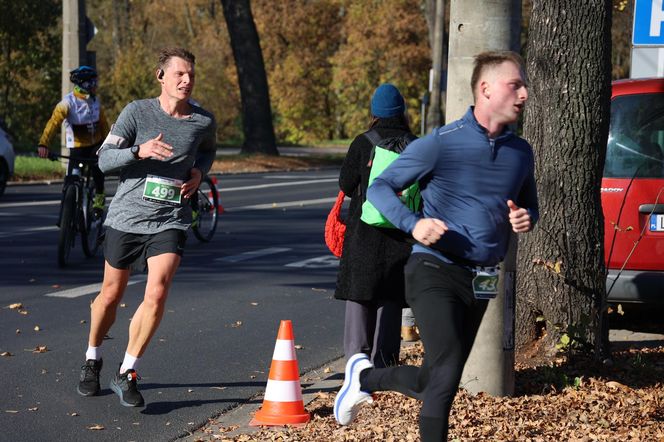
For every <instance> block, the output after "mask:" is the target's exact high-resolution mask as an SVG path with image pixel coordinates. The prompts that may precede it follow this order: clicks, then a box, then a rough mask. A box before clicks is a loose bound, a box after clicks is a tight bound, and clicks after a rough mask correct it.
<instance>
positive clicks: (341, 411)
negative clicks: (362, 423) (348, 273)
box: [334, 353, 373, 425]
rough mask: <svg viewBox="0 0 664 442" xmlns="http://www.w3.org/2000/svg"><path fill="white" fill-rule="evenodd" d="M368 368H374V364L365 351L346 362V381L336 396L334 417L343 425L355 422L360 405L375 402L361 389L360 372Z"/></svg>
mask: <svg viewBox="0 0 664 442" xmlns="http://www.w3.org/2000/svg"><path fill="white" fill-rule="evenodd" d="M366 368H373V364H372V363H371V361H369V357H368V356H367V355H366V354H364V353H357V354H355V355H353V356H351V358H350V359H348V362H346V374H345V378H344V383H343V385H342V386H341V390H339V393H337V397H336V398H334V418H335V419H336V420H337V422H339V424H341V425H348V424H350V423H351V422H353V420H354V419H355V416H357V413H358V411H360V405H362V404H364V403H367V404H370V403H372V402H373V398H372V397H371V395H370V394H369V393H367V392H364V391H362V390H360V372H361V371H362V370H364V369H366Z"/></svg>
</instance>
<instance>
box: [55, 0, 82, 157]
mask: <svg viewBox="0 0 664 442" xmlns="http://www.w3.org/2000/svg"><path fill="white" fill-rule="evenodd" d="M86 42H87V32H86V26H85V0H63V2H62V82H61V85H62V96H63V97H64V96H65V95H67V94H68V93H69V92H70V91H71V83H70V82H69V71H71V70H72V69H74V68H76V67H78V66H80V65H81V64H84V63H85V62H86V53H85V46H86ZM60 145H61V146H62V147H61V148H62V153H63V154H66V153H67V152H66V150H67V148H66V147H65V146H66V143H65V133H64V129H63V130H62V135H61V144H60Z"/></svg>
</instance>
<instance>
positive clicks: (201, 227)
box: [189, 175, 223, 242]
mask: <svg viewBox="0 0 664 442" xmlns="http://www.w3.org/2000/svg"><path fill="white" fill-rule="evenodd" d="M189 204H190V205H191V212H192V217H193V221H192V223H191V230H192V231H193V232H194V236H195V237H196V238H198V240H199V241H201V242H210V241H211V240H212V237H213V236H214V232H215V230H217V221H218V217H219V213H221V211H222V210H223V209H221V206H220V205H219V192H218V191H217V179H216V178H210V177H209V176H207V175H205V176H204V177H203V179H201V184H200V185H199V186H198V189H197V190H196V193H195V194H194V195H192V196H191V198H189Z"/></svg>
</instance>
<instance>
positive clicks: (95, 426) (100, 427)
mask: <svg viewBox="0 0 664 442" xmlns="http://www.w3.org/2000/svg"><path fill="white" fill-rule="evenodd" d="M103 429H104V426H103V425H99V424H96V425H93V426H91V427H88V430H95V431H98V430H103Z"/></svg>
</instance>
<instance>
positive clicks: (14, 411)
mask: <svg viewBox="0 0 664 442" xmlns="http://www.w3.org/2000/svg"><path fill="white" fill-rule="evenodd" d="M5 413H11V414H16V413H18V410H5Z"/></svg>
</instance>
